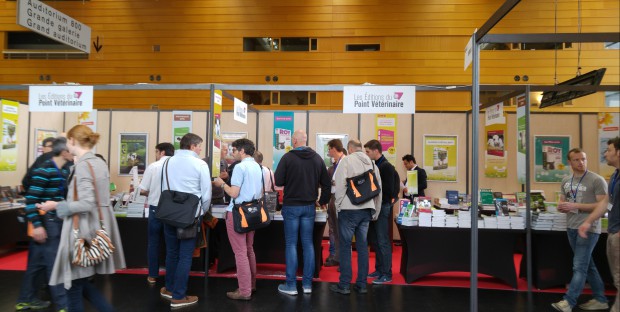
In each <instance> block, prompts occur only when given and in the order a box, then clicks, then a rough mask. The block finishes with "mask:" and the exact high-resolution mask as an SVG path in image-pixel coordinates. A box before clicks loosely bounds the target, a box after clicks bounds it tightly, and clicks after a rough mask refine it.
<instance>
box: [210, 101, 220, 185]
mask: <svg viewBox="0 0 620 312" xmlns="http://www.w3.org/2000/svg"><path fill="white" fill-rule="evenodd" d="M221 122H222V90H215V94H214V99H213V159H211V177H214V178H215V177H219V176H220V159H221V157H222V155H221V154H222V151H221V148H220V147H221V146H222V123H221Z"/></svg>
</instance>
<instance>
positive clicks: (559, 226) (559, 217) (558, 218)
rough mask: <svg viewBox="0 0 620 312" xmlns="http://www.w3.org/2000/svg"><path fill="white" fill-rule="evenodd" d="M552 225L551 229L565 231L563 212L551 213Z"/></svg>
mask: <svg viewBox="0 0 620 312" xmlns="http://www.w3.org/2000/svg"><path fill="white" fill-rule="evenodd" d="M553 216H554V218H553V226H552V227H551V230H552V231H566V225H567V223H566V214H565V213H553Z"/></svg>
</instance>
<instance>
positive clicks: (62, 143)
mask: <svg viewBox="0 0 620 312" xmlns="http://www.w3.org/2000/svg"><path fill="white" fill-rule="evenodd" d="M51 153H52V157H51V158H49V159H47V160H45V161H43V162H41V163H39V164H37V166H36V167H34V168H32V170H31V172H32V175H31V177H30V181H29V182H30V186H29V187H28V190H27V191H26V195H25V198H26V217H27V219H28V222H29V224H30V226H31V228H32V231H31V233H30V231H29V234H30V236H32V240H31V241H30V245H29V248H28V265H27V268H26V273H25V274H24V278H23V280H22V285H21V289H20V294H19V298H18V300H17V305H16V306H15V309H16V310H17V311H21V310H28V309H33V310H34V309H43V308H47V307H48V306H49V305H50V302H49V301H42V300H40V299H38V298H36V296H35V295H36V292H37V288H38V287H37V285H38V284H37V282H36V281H37V279H36V276H37V275H38V274H39V273H40V272H42V273H45V277H46V284H47V281H49V278H50V274H51V273H52V268H53V266H54V259H55V258H56V253H57V251H58V244H59V243H60V232H61V229H62V223H63V221H62V219H60V218H58V216H57V215H56V211H49V212H47V213H45V214H41V213H40V210H39V209H37V208H36V206H35V204H37V203H43V202H46V201H48V200H52V201H61V200H64V199H65V197H66V195H67V181H68V176H69V173H70V166H71V164H72V161H73V156H72V155H71V153H69V151H68V149H67V139H65V138H62V137H60V138H56V139H55V140H54V141H53V143H52V151H51ZM30 226H29V227H30ZM50 294H51V295H52V300H53V301H54V304H55V305H56V310H57V311H62V310H63V309H66V308H67V296H66V291H65V289H64V287H63V285H55V286H50Z"/></svg>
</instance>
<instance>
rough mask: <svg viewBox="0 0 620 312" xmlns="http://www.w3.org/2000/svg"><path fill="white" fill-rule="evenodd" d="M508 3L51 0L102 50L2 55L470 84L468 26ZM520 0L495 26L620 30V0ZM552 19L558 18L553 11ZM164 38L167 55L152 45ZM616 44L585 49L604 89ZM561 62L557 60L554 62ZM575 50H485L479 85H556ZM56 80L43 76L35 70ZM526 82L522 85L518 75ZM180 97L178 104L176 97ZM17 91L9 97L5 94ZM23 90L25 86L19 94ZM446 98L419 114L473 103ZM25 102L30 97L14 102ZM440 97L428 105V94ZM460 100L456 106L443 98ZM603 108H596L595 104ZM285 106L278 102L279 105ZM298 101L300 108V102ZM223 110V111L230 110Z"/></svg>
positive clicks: (66, 64) (334, 105) (8, 76)
mask: <svg viewBox="0 0 620 312" xmlns="http://www.w3.org/2000/svg"><path fill="white" fill-rule="evenodd" d="M502 3H503V1H501V0H439V1H432V2H431V3H428V2H425V1H415V0H393V1H387V2H386V1H382V0H371V1H362V2H360V1H358V0H336V1H331V0H330V1H328V0H319V1H312V2H303V1H302V2H290V1H284V0H268V1H259V0H208V1H202V0H191V1H174V0H159V1H151V0H134V1H124V0H97V1H85V2H80V1H57V2H54V1H51V2H47V4H49V5H50V6H53V7H55V8H56V9H58V10H60V11H62V12H64V13H66V14H68V15H70V16H72V17H74V18H76V19H77V20H79V21H81V22H83V23H85V24H87V25H89V26H90V27H91V28H92V38H93V41H94V40H95V39H96V38H98V39H99V42H100V44H102V45H103V49H102V50H101V51H99V52H96V51H94V50H93V51H92V53H91V55H90V56H89V58H88V59H87V60H6V59H3V58H0V84H35V83H36V84H39V83H51V82H56V83H63V82H79V83H81V84H109V83H121V84H134V83H157V81H150V78H149V77H150V76H151V75H159V76H160V77H161V80H160V81H158V82H159V83H206V82H213V81H217V82H221V83H236V84H262V83H265V76H274V75H277V76H278V78H279V81H278V84H360V83H365V82H370V83H375V84H446V85H465V84H470V83H471V68H470V69H468V70H466V71H464V70H463V69H462V68H463V49H464V47H465V45H466V43H467V41H468V39H469V36H470V35H471V33H472V32H473V30H474V29H475V28H477V27H480V26H481V25H482V24H483V23H484V22H485V21H486V20H487V19H488V18H489V17H490V16H491V15H492V14H493V12H495V10H496V9H497V8H498V7H499V6H500V5H501V4H502ZM580 3H581V10H580V11H579V10H578V6H577V2H560V3H556V1H553V0H544V1H535V0H525V1H522V2H521V3H520V4H519V5H517V6H516V7H515V9H514V10H513V11H512V12H511V13H509V14H508V15H507V16H506V17H505V18H504V20H502V21H501V22H500V23H499V24H498V25H497V26H496V28H494V29H493V33H550V32H554V31H557V32H577V31H578V30H579V29H578V27H577V22H578V21H579V17H581V25H582V27H581V31H582V32H603V31H605V32H618V30H619V28H620V22H619V20H620V13H619V12H620V3H619V2H618V1H617V0H589V1H581V2H580ZM15 6H16V2H15V1H0V47H2V49H3V50H5V49H6V42H5V39H6V38H5V36H4V32H7V31H23V30H25V28H23V27H21V26H19V25H17V24H16V21H15V19H16V17H15ZM556 16H557V18H556ZM287 36H288V37H291V36H293V37H312V38H317V39H318V47H319V49H318V51H314V52H243V37H275V38H278V37H287ZM354 43H379V44H380V45H381V51H379V52H346V51H345V47H346V45H347V44H354ZM155 45H158V46H159V47H160V52H154V51H153V46H155ZM618 51H619V50H604V49H603V45H602V44H601V43H596V44H594V43H593V44H583V45H582V53H581V60H580V65H581V67H582V73H584V72H587V71H590V70H593V69H598V68H600V67H607V74H606V75H605V78H604V81H603V83H604V84H619V83H620V74H619V73H620V64H619V61H618V60H619V59H620V53H619V52H618ZM556 58H557V65H556V61H555V60H556ZM577 59H578V49H577V45H576V44H575V45H573V48H570V49H567V50H563V51H558V53H557V56H556V53H554V51H483V52H482V54H481V64H482V67H481V77H480V79H481V80H480V81H481V83H484V84H512V83H515V82H514V79H513V77H514V76H515V75H520V76H522V75H528V76H529V78H530V80H529V83H532V84H553V83H554V82H555V81H563V80H566V79H569V78H572V77H574V75H575V72H576V68H577ZM42 74H43V75H50V76H51V78H52V79H51V81H43V82H42V81H40V80H39V76H40V75H42ZM519 83H523V82H519ZM162 93H173V94H175V95H174V96H173V97H176V96H177V94H179V95H178V97H180V98H183V99H184V101H183V103H184V104H182V105H184V106H182V107H178V106H176V107H174V106H173V105H175V104H172V103H171V102H170V96H165V95H162ZM162 93H159V92H138V93H133V92H126V93H123V94H122V95H119V96H116V95H108V94H107V93H99V92H97V94H96V96H97V99H96V101H95V107H96V108H100V109H105V108H114V109H118V108H131V109H150V108H151V106H152V105H158V106H159V107H160V108H161V107H166V108H167V109H182V108H188V109H196V108H198V107H202V106H203V105H204V103H205V102H204V98H203V97H202V95H201V94H200V93H196V92H193V93H192V92H190V93H185V92H183V91H179V92H176V91H175V92H173V91H168V92H162ZM7 94H8V95H11V94H14V93H13V92H6V93H5V92H4V91H3V92H2V94H1V95H2V96H5V97H8V96H7ZM18 94H20V93H18ZM456 97H457V98H459V100H458V101H454V100H453V99H454V98H455V96H453V95H449V93H443V94H439V93H438V94H436V95H433V96H425V98H423V100H422V101H420V105H418V108H419V109H420V110H426V109H433V110H436V109H437V107H438V106H443V105H446V106H445V107H441V108H440V109H439V110H461V111H463V110H468V109H469V106H470V104H469V101H467V100H465V101H461V100H460V99H461V98H462V97H461V96H456ZM17 99H19V100H22V101H23V100H24V99H25V97H24V96H23V95H21V94H20V95H19V96H18V97H17ZM319 99H320V102H319V103H318V105H317V106H315V107H310V108H312V109H332V110H339V109H341V103H342V102H341V97H339V96H333V95H327V96H320V97H319ZM431 100H432V101H435V102H434V103H430V102H429V103H427V101H431ZM445 103H454V104H450V105H448V104H445ZM598 105H599V106H600V105H601V103H599V104H598ZM273 108H276V109H278V107H275V106H274V107H273ZM304 108H306V109H307V108H308V107H299V108H294V109H304ZM225 109H227V106H226V105H225Z"/></svg>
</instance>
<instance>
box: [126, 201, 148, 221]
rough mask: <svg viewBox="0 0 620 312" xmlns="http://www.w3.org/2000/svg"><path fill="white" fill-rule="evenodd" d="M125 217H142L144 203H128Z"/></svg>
mask: <svg viewBox="0 0 620 312" xmlns="http://www.w3.org/2000/svg"><path fill="white" fill-rule="evenodd" d="M127 217H128V218H143V217H144V203H138V202H135V203H129V205H127Z"/></svg>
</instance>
